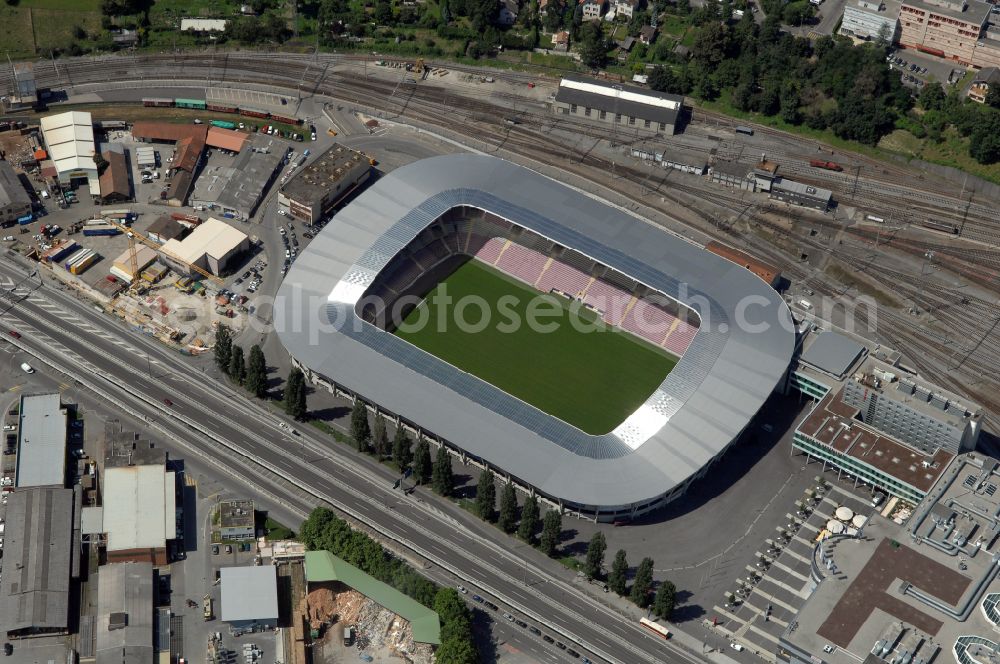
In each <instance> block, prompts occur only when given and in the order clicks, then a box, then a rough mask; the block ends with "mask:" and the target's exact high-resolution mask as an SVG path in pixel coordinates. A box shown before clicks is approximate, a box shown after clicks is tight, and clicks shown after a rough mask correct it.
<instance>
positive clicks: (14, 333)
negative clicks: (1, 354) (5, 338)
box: [10, 330, 21, 339]
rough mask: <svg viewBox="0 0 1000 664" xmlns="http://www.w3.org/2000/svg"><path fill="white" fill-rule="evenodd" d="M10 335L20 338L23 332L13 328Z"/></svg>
mask: <svg viewBox="0 0 1000 664" xmlns="http://www.w3.org/2000/svg"><path fill="white" fill-rule="evenodd" d="M10 336H12V337H14V338H15V339H20V338H21V333H20V332H18V331H17V330H11V331H10Z"/></svg>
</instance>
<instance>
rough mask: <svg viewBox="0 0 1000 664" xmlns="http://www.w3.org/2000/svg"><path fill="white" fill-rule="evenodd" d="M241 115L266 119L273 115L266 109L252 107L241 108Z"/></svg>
mask: <svg viewBox="0 0 1000 664" xmlns="http://www.w3.org/2000/svg"><path fill="white" fill-rule="evenodd" d="M240 115H243V116H246V117H248V118H263V119H264V120H266V119H268V118H269V117H271V114H270V113H267V112H265V111H255V110H253V109H252V108H240Z"/></svg>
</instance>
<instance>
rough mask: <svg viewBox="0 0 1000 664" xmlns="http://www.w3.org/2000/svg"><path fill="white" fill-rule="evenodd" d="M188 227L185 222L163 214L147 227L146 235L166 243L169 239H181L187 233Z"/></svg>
mask: <svg viewBox="0 0 1000 664" xmlns="http://www.w3.org/2000/svg"><path fill="white" fill-rule="evenodd" d="M187 231H188V229H187V227H186V226H184V224H182V223H181V222H179V221H177V220H176V219H174V218H172V217H168V216H166V215H163V216H162V217H157V218H156V220H155V221H154V222H153V223H152V224H150V225H149V228H147V229H146V237H148V238H149V239H150V240H153V241H154V242H159V243H160V244H164V243H165V242H167V241H169V240H180V239H182V238H183V237H184V235H185V234H186V233H187Z"/></svg>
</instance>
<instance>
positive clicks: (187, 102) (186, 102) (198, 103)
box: [174, 99, 206, 110]
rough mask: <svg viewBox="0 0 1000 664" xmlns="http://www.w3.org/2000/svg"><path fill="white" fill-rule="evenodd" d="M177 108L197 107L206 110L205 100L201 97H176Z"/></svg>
mask: <svg viewBox="0 0 1000 664" xmlns="http://www.w3.org/2000/svg"><path fill="white" fill-rule="evenodd" d="M174 105H175V106H176V107H177V108H197V109H200V110H205V106H206V104H205V102H204V101H203V100H201V99H174Z"/></svg>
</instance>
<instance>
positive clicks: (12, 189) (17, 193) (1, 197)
mask: <svg viewBox="0 0 1000 664" xmlns="http://www.w3.org/2000/svg"><path fill="white" fill-rule="evenodd" d="M31 216H32V212H31V197H30V196H28V190H27V189H25V188H24V183H22V182H21V178H20V177H19V176H18V174H17V173H15V172H14V167H13V166H11V165H10V162H9V161H3V160H0V225H2V226H8V225H10V224H13V223H17V222H18V221H19V220H21V219H30V218H31Z"/></svg>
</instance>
